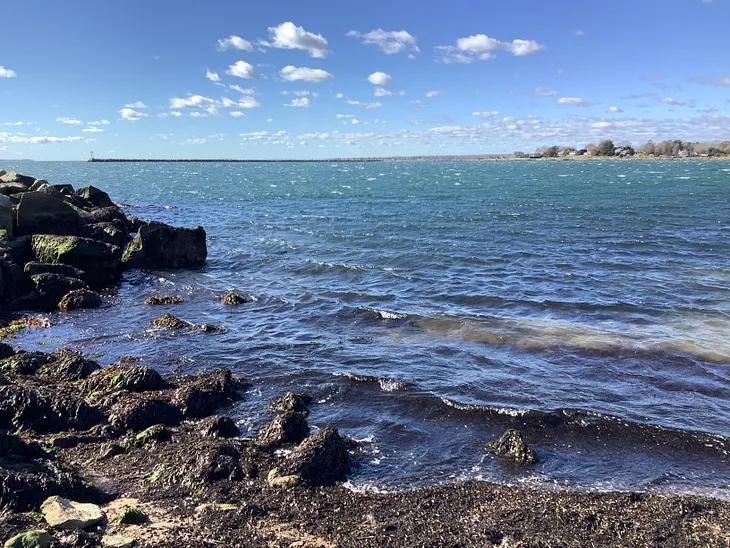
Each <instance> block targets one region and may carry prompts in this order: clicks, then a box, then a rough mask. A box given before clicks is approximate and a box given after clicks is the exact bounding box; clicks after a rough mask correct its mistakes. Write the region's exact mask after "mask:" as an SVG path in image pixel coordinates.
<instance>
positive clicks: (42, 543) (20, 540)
mask: <svg viewBox="0 0 730 548" xmlns="http://www.w3.org/2000/svg"><path fill="white" fill-rule="evenodd" d="M52 541H53V537H52V536H51V535H50V534H49V533H48V531H45V530H43V529H35V530H33V531H28V532H26V533H21V534H19V535H15V536H14V537H13V538H11V539H9V540H8V541H7V542H5V544H4V545H3V546H4V548H48V547H49V546H50V545H51V542H52Z"/></svg>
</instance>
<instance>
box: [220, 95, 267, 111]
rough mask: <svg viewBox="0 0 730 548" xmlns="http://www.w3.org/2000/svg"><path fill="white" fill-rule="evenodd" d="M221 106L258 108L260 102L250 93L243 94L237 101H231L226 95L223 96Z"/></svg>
mask: <svg viewBox="0 0 730 548" xmlns="http://www.w3.org/2000/svg"><path fill="white" fill-rule="evenodd" d="M223 106H224V107H226V108H259V107H260V106H261V103H259V102H258V101H257V100H256V99H254V98H253V97H251V96H250V95H245V96H243V97H241V98H240V99H239V100H238V101H233V100H231V99H229V98H228V97H223Z"/></svg>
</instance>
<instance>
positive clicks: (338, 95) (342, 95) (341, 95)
mask: <svg viewBox="0 0 730 548" xmlns="http://www.w3.org/2000/svg"><path fill="white" fill-rule="evenodd" d="M335 97H336V98H337V99H344V98H345V96H344V94H342V93H338V94H337V95H335Z"/></svg>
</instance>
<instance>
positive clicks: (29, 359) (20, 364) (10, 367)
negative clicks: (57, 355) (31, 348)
mask: <svg viewBox="0 0 730 548" xmlns="http://www.w3.org/2000/svg"><path fill="white" fill-rule="evenodd" d="M52 361H53V356H52V355H50V354H46V353H45V352H25V351H23V350H21V351H20V352H18V353H16V354H14V355H12V356H8V357H7V358H6V359H4V360H3V361H2V363H0V369H3V370H5V371H12V372H13V373H16V374H18V375H35V374H36V373H37V372H38V371H39V370H40V368H41V367H43V366H44V365H46V364H47V363H51V362H52Z"/></svg>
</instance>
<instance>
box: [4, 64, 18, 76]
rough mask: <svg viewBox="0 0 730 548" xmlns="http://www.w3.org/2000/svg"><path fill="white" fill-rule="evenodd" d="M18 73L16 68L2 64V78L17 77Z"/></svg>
mask: <svg viewBox="0 0 730 548" xmlns="http://www.w3.org/2000/svg"><path fill="white" fill-rule="evenodd" d="M17 75H18V73H17V72H15V71H14V70H10V69H8V68H5V67H4V66H2V65H0V78H15V77H16V76H17Z"/></svg>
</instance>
